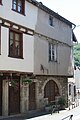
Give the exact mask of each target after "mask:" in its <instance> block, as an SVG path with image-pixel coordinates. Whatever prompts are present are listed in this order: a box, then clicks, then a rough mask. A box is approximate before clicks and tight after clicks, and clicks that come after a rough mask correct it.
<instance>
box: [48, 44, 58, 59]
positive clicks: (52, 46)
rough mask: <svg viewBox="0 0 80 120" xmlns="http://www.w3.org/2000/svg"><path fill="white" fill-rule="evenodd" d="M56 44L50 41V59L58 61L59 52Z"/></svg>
mask: <svg viewBox="0 0 80 120" xmlns="http://www.w3.org/2000/svg"><path fill="white" fill-rule="evenodd" d="M56 51H57V48H56V44H53V43H49V61H56V60H57V58H56V54H57V52H56Z"/></svg>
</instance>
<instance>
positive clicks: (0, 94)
mask: <svg viewBox="0 0 80 120" xmlns="http://www.w3.org/2000/svg"><path fill="white" fill-rule="evenodd" d="M0 115H2V80H0Z"/></svg>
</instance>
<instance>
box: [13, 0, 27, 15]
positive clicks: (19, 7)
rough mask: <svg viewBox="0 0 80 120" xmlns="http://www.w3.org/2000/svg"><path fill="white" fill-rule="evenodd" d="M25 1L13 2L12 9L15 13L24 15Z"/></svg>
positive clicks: (16, 0)
mask: <svg viewBox="0 0 80 120" xmlns="http://www.w3.org/2000/svg"><path fill="white" fill-rule="evenodd" d="M24 6H25V0H13V2H12V9H13V10H14V11H16V12H19V13H21V14H24Z"/></svg>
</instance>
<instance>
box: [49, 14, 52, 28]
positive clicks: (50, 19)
mask: <svg viewBox="0 0 80 120" xmlns="http://www.w3.org/2000/svg"><path fill="white" fill-rule="evenodd" d="M49 25H50V26H53V17H52V16H49Z"/></svg>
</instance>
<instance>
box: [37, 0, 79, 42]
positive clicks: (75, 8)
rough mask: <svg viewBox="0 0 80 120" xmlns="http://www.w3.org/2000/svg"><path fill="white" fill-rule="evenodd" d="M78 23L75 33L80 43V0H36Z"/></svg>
mask: <svg viewBox="0 0 80 120" xmlns="http://www.w3.org/2000/svg"><path fill="white" fill-rule="evenodd" d="M36 1H38V2H42V3H43V4H44V5H45V6H47V7H48V8H50V9H51V10H53V11H54V12H56V13H58V14H59V15H61V16H62V17H64V18H66V19H67V20H69V21H70V22H72V23H74V24H75V25H76V28H75V29H74V33H75V35H76V38H77V40H78V42H79V43H80V26H79V25H80V0H36Z"/></svg>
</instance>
